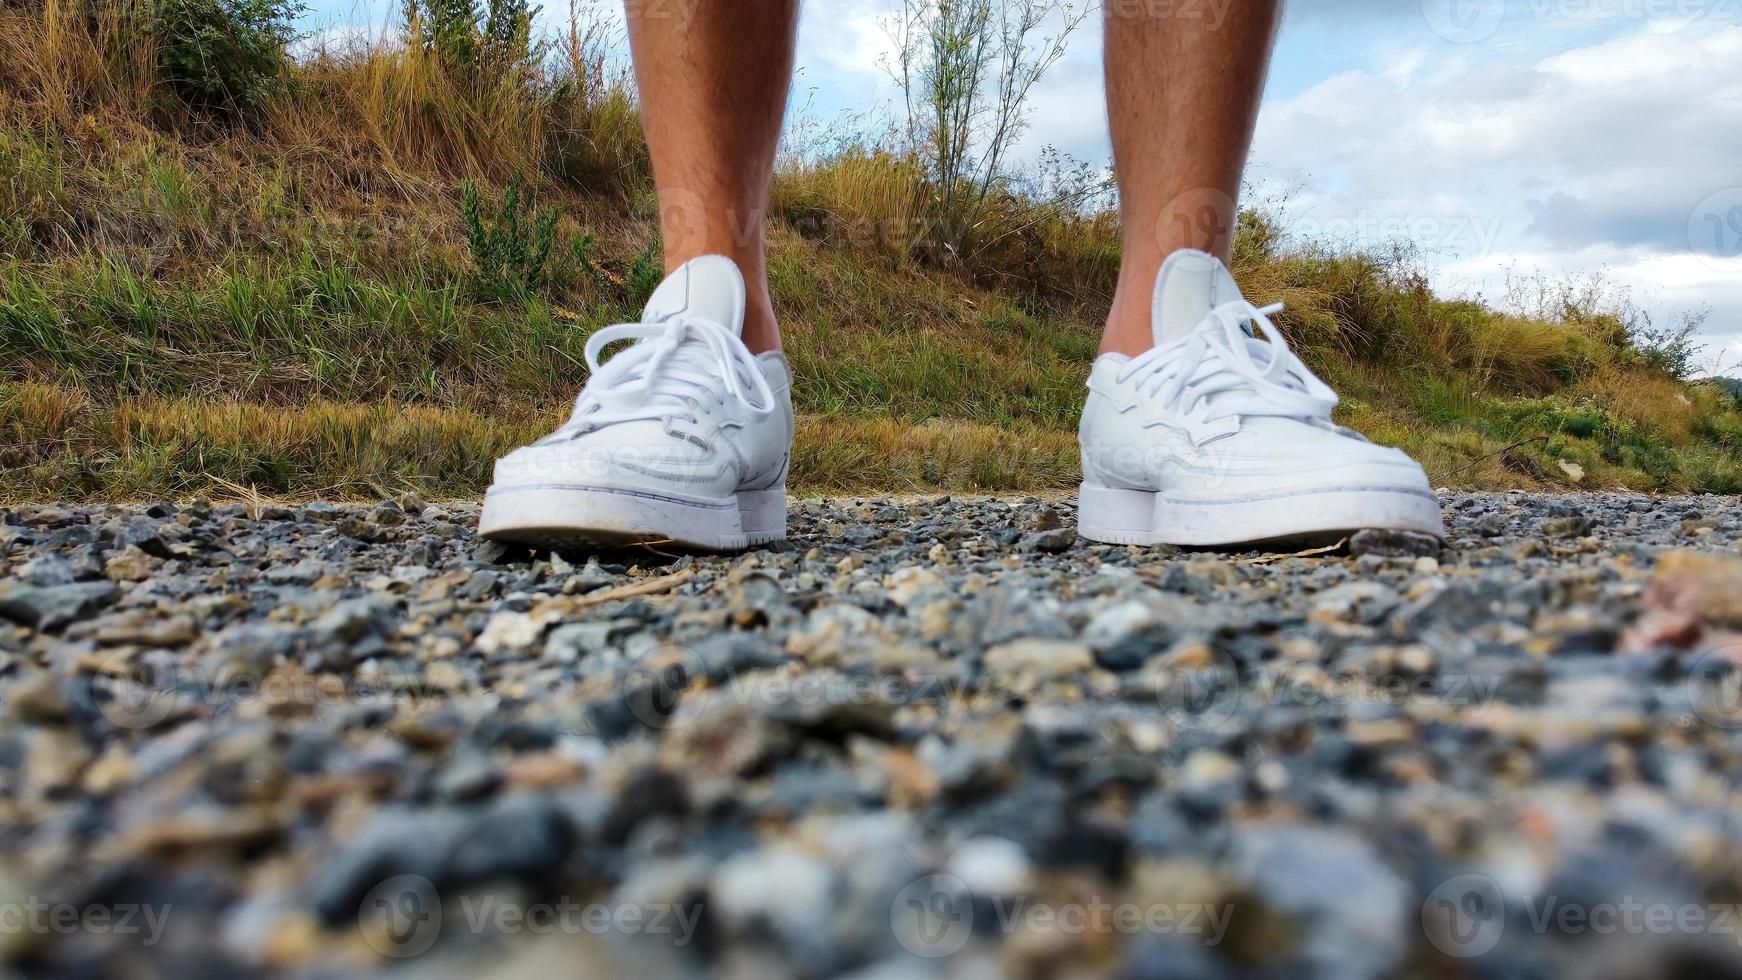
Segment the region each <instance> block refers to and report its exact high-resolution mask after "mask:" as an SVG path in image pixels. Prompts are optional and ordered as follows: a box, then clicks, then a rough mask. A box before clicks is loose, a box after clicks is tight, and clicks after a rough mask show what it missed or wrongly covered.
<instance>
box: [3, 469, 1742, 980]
mask: <svg viewBox="0 0 1742 980" xmlns="http://www.w3.org/2000/svg"><path fill="white" fill-rule="evenodd" d="M1447 505H1448V516H1449V519H1450V522H1451V527H1452V530H1453V540H1452V542H1451V544H1450V546H1449V547H1448V548H1447V549H1446V550H1445V551H1444V552H1443V553H1442V552H1440V551H1439V550H1438V549H1437V548H1436V547H1432V546H1431V545H1432V543H1431V542H1425V541H1422V540H1419V539H1411V538H1406V537H1401V536H1388V535H1364V536H1361V537H1358V538H1357V539H1356V540H1354V541H1352V542H1350V543H1349V545H1348V547H1347V548H1346V549H1345V550H1343V551H1338V552H1330V553H1321V554H1311V555H1297V556H1285V555H1276V554H1246V555H1213V554H1206V553H1179V552H1174V551H1170V550H1167V549H1151V550H1137V549H1127V548H1123V547H1107V546H1094V545H1090V544H1088V543H1087V542H1081V541H1078V540H1077V539H1076V536H1075V532H1074V531H1073V530H1072V529H1071V528H1072V523H1073V518H1072V516H1071V514H1072V508H1071V505H1070V502H1069V501H1051V502H1049V501H1039V500H1033V499H1026V500H1005V499H986V498H973V499H967V498H956V499H949V498H925V499H904V500H895V501H891V500H830V501H808V502H802V503H798V504H795V506H794V512H793V520H792V526H793V538H792V540H791V541H789V542H788V543H786V544H785V545H784V546H783V547H780V548H778V549H772V550H763V551H757V552H753V553H750V554H747V555H739V556H725V557H678V556H671V555H662V554H659V553H657V552H656V551H652V550H646V549H643V550H641V551H638V552H632V553H622V554H613V555H607V556H602V557H600V558H599V559H597V560H592V561H589V560H587V559H585V558H584V557H578V556H569V559H568V560H564V559H563V558H562V557H557V556H552V555H549V554H541V555H530V554H527V553H524V552H518V553H517V552H512V551H509V550H507V549H504V548H501V547H499V546H496V545H491V544H487V543H481V542H479V541H478V540H477V539H476V537H475V536H474V534H473V525H474V522H475V519H476V511H475V508H474V507H471V506H466V505H443V506H426V505H424V504H423V503H422V502H420V501H415V500H409V501H401V502H398V503H385V504H381V505H378V506H374V507H342V506H333V505H320V504H317V505H311V506H306V507H297V508H280V507H272V506H265V507H261V508H247V507H242V506H222V507H214V506H211V505H209V504H203V503H201V502H197V501H196V502H194V503H191V504H187V505H183V506H173V505H168V504H158V505H155V506H152V507H132V508H75V507H64V508H37V509H22V510H15V511H12V512H9V513H7V514H6V515H5V518H4V524H0V555H4V556H5V563H6V565H5V568H4V569H3V571H4V572H5V573H6V577H5V578H4V579H3V580H0V617H3V618H0V702H3V703H4V712H3V715H4V717H3V718H0V973H3V972H5V971H7V970H10V971H17V972H20V973H24V974H29V975H56V974H58V975H69V976H70V975H80V976H90V975H97V974H98V973H104V974H109V975H116V974H127V973H138V974H141V975H143V974H149V973H157V974H167V975H172V976H175V977H177V978H180V980H191V978H194V977H202V976H233V975H236V974H237V973H258V972H282V973H287V974H294V975H319V976H347V975H353V974H363V973H371V972H375V971H379V970H402V971H405V970H409V971H411V972H415V973H417V974H418V975H436V976H456V977H459V976H473V975H478V974H479V973H480V972H481V971H482V970H483V968H484V967H487V966H488V967H494V968H497V969H498V970H499V972H498V973H497V974H496V975H503V976H527V977H538V976H549V975H556V974H576V975H598V976H610V975H621V974H625V973H628V972H629V971H631V970H633V971H636V972H639V973H640V974H642V975H644V976H648V977H656V976H668V975H687V974H694V975H702V974H705V973H710V972H711V973H713V974H715V975H722V976H743V977H770V978H779V977H787V976H798V977H824V976H839V975H854V976H861V977H879V978H885V977H887V978H899V977H929V976H940V977H941V976H963V977H966V976H974V977H996V976H1017V977H1055V976H1056V977H1065V976H1069V977H1096V976H1128V977H1154V978H1162V977H1169V978H1187V977H1221V976H1238V977H1351V978H1356V977H1373V976H1390V975H1398V974H1408V975H1422V976H1426V975H1432V976H1493V977H1532V976H1549V975H1563V974H1577V975H1581V976H1615V977H1647V976H1665V977H1672V976H1688V975H1706V976H1738V975H1742V956H1739V951H1742V945H1739V944H1742V914H1738V913H1739V912H1742V910H1739V909H1738V905H1737V903H1738V902H1742V810H1739V809H1738V808H1737V802H1738V794H1737V792H1736V786H1735V782H1734V779H1733V777H1734V776H1735V774H1736V773H1737V771H1738V768H1739V767H1742V734H1739V733H1742V710H1738V706H1737V699H1736V698H1735V697H1734V694H1735V693H1736V688H1737V685H1736V683H1735V671H1734V668H1733V666H1732V665H1733V663H1734V662H1735V661H1737V660H1742V636H1738V635H1737V632H1736V631H1738V630H1742V555H1739V550H1742V538H1739V522H1742V508H1739V507H1738V505H1737V503H1736V501H1735V500H1733V499H1729V498H1714V497H1708V498H1648V497H1641V496H1619V495H1597V494H1590V495H1580V496H1572V497H1553V496H1528V495H1520V494H1511V495H1507V494H1458V495H1449V496H1448V497H1447Z"/></svg>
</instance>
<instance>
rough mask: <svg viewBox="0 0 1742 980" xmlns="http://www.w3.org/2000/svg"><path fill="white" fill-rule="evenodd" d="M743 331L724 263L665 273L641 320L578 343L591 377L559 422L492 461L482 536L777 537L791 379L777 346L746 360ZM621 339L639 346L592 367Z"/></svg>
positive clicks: (722, 546)
mask: <svg viewBox="0 0 1742 980" xmlns="http://www.w3.org/2000/svg"><path fill="white" fill-rule="evenodd" d="M743 329H744V276H743V275H742V274H741V273H740V272H739V271H738V266H737V265H736V264H735V263H733V262H732V260H730V259H727V258H724V257H721V256H718V255H709V256H704V257H702V258H698V259H695V260H693V261H691V262H688V263H686V264H685V265H684V266H683V267H682V268H680V269H678V270H677V271H676V272H674V273H672V274H671V276H670V277H669V278H668V279H666V281H665V282H664V283H663V284H662V285H661V286H660V287H659V289H658V290H657V291H655V292H654V294H653V298H652V299H651V300H649V301H648V304H647V310H646V312H645V313H644V314H643V315H642V322H641V323H633V324H621V325H618V326H612V327H606V328H604V329H602V330H600V331H599V332H598V333H595V334H594V335H593V336H592V338H591V339H590V340H589V341H588V342H587V351H586V356H587V366H588V367H589V368H590V369H591V375H590V376H589V378H588V380H587V386H586V387H585V388H583V389H582V390H581V395H580V398H578V399H576V401H575V412H574V416H573V417H572V418H571V419H569V421H568V423H567V424H565V425H564V426H563V427H562V428H560V429H558V430H557V431H556V433H555V434H554V435H551V436H550V437H548V438H546V439H542V440H540V441H539V442H536V443H534V444H532V445H531V446H527V447H526V448H524V449H517V450H515V451H514V452H512V453H509V454H508V455H507V456H504V457H503V458H502V459H500V460H498V461H497V463H496V480H495V483H494V484H492V485H491V487H490V491H489V493H488V494H487V495H486V496H485V498H484V513H483V516H482V517H481V518H480V520H479V531H480V533H482V534H483V535H484V536H485V537H487V538H491V539H493V540H497V541H519V542H524V543H527V544H534V545H541V546H545V547H583V548H584V547H594V546H612V545H623V544H633V543H639V542H652V541H669V542H671V543H673V544H677V545H681V546H686V547H691V548H707V549H716V550H728V549H737V548H747V547H750V546H752V545H757V544H764V543H766V542H769V541H778V540H781V539H784V538H785V537H786V470H787V465H788V462H789V460H790V456H791V449H792V427H793V415H792V375H791V371H790V369H789V368H788V367H787V364H786V358H785V357H784V356H782V355H781V354H780V352H778V351H770V352H769V353H766V354H762V355H760V356H752V355H751V353H750V351H749V349H748V348H746V347H745V346H744V341H743V340H742V339H741V334H742V332H743ZM620 340H634V341H637V343H635V344H634V345H633V346H631V347H629V348H628V349H626V350H624V351H622V352H620V353H618V354H617V355H616V356H615V357H612V358H611V360H610V361H608V362H606V363H605V364H604V365H600V363H599V355H600V353H601V352H602V351H603V350H604V348H605V346H606V345H608V344H611V343H613V342H616V341H620Z"/></svg>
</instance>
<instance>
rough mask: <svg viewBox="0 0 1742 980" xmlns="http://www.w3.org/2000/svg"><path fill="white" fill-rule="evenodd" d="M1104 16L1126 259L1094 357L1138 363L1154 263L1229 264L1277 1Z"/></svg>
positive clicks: (1141, 4) (1115, 10)
mask: <svg viewBox="0 0 1742 980" xmlns="http://www.w3.org/2000/svg"><path fill="white" fill-rule="evenodd" d="M1105 6H1106V10H1107V29H1106V72H1107V115H1108V120H1109V124H1110V125H1111V127H1112V132H1113V166H1114V170H1115V171H1116V172H1117V174H1118V176H1119V200H1120V218H1121V223H1122V225H1123V236H1124V241H1123V249H1124V252H1123V260H1122V263H1121V265H1120V268H1119V287H1118V289H1117V290H1116V291H1115V292H1114V296H1113V310H1112V313H1110V314H1109V315H1108V317H1107V332H1106V334H1105V335H1104V336H1103V338H1102V340H1101V350H1102V351H1103V352H1104V353H1105V352H1117V353H1121V354H1141V353H1142V352H1144V351H1146V350H1148V349H1149V348H1150V347H1152V346H1154V340H1153V339H1152V335H1151V332H1150V323H1149V321H1150V301H1151V298H1152V293H1153V291H1154V289H1155V276H1156V273H1157V272H1159V271H1160V269H1161V263H1162V261H1163V260H1164V259H1166V258H1167V256H1168V255H1169V254H1171V253H1172V252H1174V251H1175V250H1176V249H1181V248H1196V249H1201V250H1203V251H1206V252H1209V253H1211V254H1213V255H1216V256H1217V257H1219V258H1221V259H1222V260H1223V261H1227V259H1228V252H1229V248H1230V246H1231V245H1232V242H1233V231H1234V222H1235V218H1236V209H1235V198H1236V197H1237V195H1238V194H1239V191H1240V174H1241V171H1242V170H1244V169H1245V166H1246V154H1247V151H1248V150H1249V149H1250V148H1251V145H1252V127H1253V124H1254V123H1255V122H1256V120H1257V116H1258V100H1259V97H1260V96H1261V95H1262V94H1263V92H1264V78H1265V75H1266V74H1267V70H1268V68H1269V63H1270V47H1271V42H1272V40H1274V39H1275V37H1276V26H1277V15H1278V13H1279V12H1280V11H1281V0H1235V2H1234V3H1230V4H1225V5H1217V4H1204V5H1201V6H1202V7H1204V8H1205V9H1204V10H1202V11H1200V12H1199V13H1200V14H1201V16H1189V15H1187V14H1185V13H1183V12H1182V11H1184V10H1187V9H1190V10H1194V11H1195V10H1197V8H1196V7H1193V6H1191V5H1180V4H1161V5H1157V4H1151V3H1148V2H1146V0H1108V2H1107V3H1106V5H1105ZM1151 8H1154V9H1151ZM1212 9H1213V10H1215V11H1217V14H1216V16H1212V15H1211V10H1212ZM1218 17H1219V18H1220V19H1217V18H1218Z"/></svg>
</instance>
